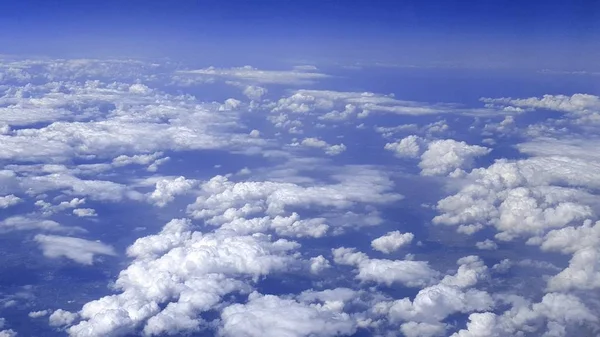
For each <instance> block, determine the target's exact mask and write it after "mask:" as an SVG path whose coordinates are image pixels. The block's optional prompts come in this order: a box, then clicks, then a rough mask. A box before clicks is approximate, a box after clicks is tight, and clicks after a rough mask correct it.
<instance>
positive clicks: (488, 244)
mask: <svg viewBox="0 0 600 337" xmlns="http://www.w3.org/2000/svg"><path fill="white" fill-rule="evenodd" d="M475 247H477V248H478V249H482V250H496V249H498V244H497V243H495V242H494V241H492V240H490V239H486V240H484V241H479V242H477V243H475Z"/></svg>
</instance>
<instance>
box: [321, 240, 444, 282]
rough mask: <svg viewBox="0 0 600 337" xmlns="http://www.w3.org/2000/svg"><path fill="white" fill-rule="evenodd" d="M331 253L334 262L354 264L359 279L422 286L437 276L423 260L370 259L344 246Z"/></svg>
mask: <svg viewBox="0 0 600 337" xmlns="http://www.w3.org/2000/svg"><path fill="white" fill-rule="evenodd" d="M332 253H333V259H334V261H335V263H337V264H342V265H350V266H356V267H357V268H358V273H357V275H356V278H357V279H359V280H361V281H374V282H377V283H383V284H386V285H388V286H391V285H392V284H394V283H400V284H402V285H404V286H407V287H422V286H426V285H428V284H431V283H432V282H433V281H434V280H435V279H436V278H437V276H438V272H436V271H435V270H433V269H431V267H429V264H428V263H427V262H425V261H408V260H380V259H370V258H369V257H368V256H367V255H366V254H364V253H359V252H356V251H355V250H354V249H353V248H344V247H342V248H336V249H333V250H332Z"/></svg>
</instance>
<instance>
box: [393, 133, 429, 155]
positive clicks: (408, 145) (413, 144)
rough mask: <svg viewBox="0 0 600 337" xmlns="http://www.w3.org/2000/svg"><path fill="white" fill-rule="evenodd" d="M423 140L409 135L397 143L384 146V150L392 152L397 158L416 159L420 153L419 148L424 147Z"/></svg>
mask: <svg viewBox="0 0 600 337" xmlns="http://www.w3.org/2000/svg"><path fill="white" fill-rule="evenodd" d="M423 143H424V140H423V139H422V138H420V137H418V136H415V135H410V136H408V137H406V138H403V139H401V140H400V141H399V142H395V143H387V144H385V149H386V150H388V151H393V152H394V155H396V156H397V157H409V158H418V157H419V156H420V155H421V153H422V150H421V147H422V146H424V144H423Z"/></svg>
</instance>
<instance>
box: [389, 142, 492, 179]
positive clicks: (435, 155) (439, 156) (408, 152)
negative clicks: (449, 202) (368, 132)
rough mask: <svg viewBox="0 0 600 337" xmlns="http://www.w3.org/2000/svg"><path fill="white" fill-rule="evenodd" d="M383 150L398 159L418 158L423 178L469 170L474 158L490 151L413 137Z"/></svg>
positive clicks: (484, 148) (466, 145) (461, 144)
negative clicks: (464, 169)
mask: <svg viewBox="0 0 600 337" xmlns="http://www.w3.org/2000/svg"><path fill="white" fill-rule="evenodd" d="M385 149H386V150H388V151H393V152H394V154H395V155H396V156H398V157H409V158H417V157H419V156H420V159H421V162H420V163H419V167H420V168H421V174H422V175H425V176H431V175H446V174H448V173H450V172H452V171H453V170H455V169H458V168H469V167H471V165H472V163H473V159H474V158H476V157H480V156H484V155H486V154H488V153H489V152H490V151H491V150H490V149H488V148H486V147H483V146H478V145H469V144H467V143H465V142H458V141H455V140H453V139H444V140H433V141H429V142H427V141H426V140H425V139H423V138H420V137H418V136H415V135H411V136H408V137H406V138H403V139H401V140H400V141H398V142H395V143H387V144H386V145H385Z"/></svg>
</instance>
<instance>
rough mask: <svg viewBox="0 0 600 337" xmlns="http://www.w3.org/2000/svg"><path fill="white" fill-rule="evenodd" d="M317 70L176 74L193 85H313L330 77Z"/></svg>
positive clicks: (223, 70) (211, 70)
mask: <svg viewBox="0 0 600 337" xmlns="http://www.w3.org/2000/svg"><path fill="white" fill-rule="evenodd" d="M314 71H316V69H297V68H296V69H294V70H261V69H257V68H253V67H251V66H244V67H239V68H215V67H209V68H204V69H197V70H180V71H177V72H176V77H175V78H176V80H177V81H180V82H184V83H185V82H188V83H193V82H194V81H195V80H196V79H199V80H204V81H207V80H208V81H210V80H214V79H217V78H218V79H223V80H235V81H243V82H247V83H257V84H291V85H299V84H311V83H313V82H316V81H318V80H320V79H325V78H328V77H330V76H329V75H326V74H323V73H319V72H314Z"/></svg>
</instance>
